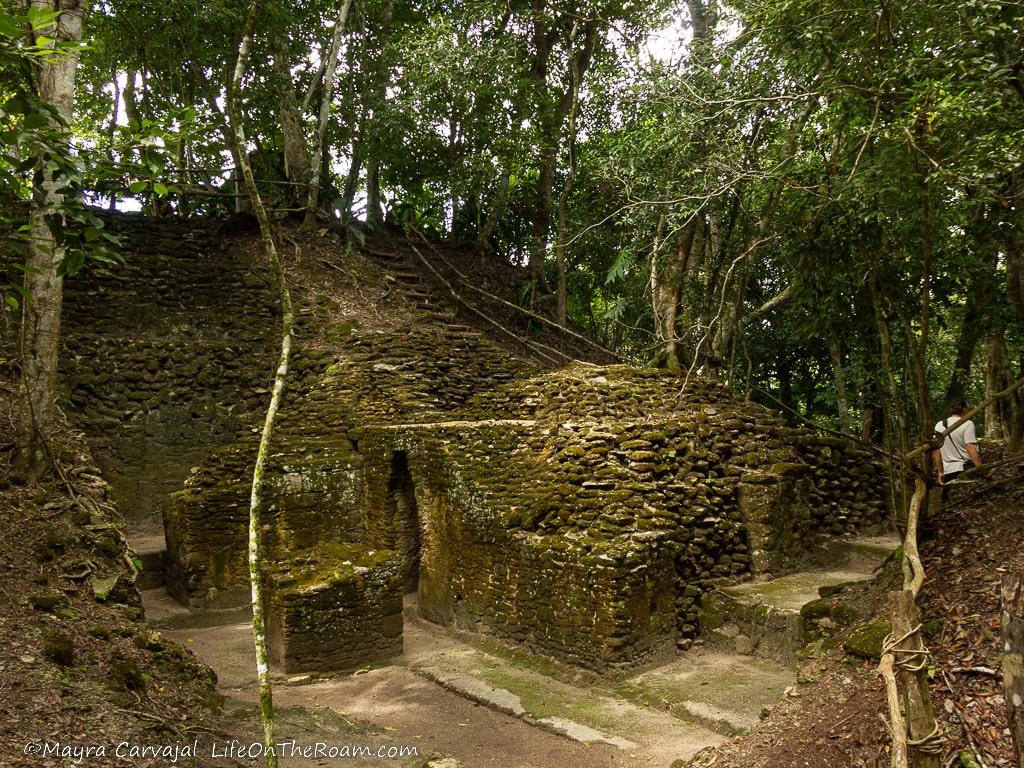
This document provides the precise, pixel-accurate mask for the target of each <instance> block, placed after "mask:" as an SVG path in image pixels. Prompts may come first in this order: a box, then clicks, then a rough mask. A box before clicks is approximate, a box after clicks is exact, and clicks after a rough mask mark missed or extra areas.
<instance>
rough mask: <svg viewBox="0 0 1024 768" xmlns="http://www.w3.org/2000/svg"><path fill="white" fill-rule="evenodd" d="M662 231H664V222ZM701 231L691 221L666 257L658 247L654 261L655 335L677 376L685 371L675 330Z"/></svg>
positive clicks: (653, 306)
mask: <svg viewBox="0 0 1024 768" xmlns="http://www.w3.org/2000/svg"><path fill="white" fill-rule="evenodd" d="M659 229H663V222H662V224H661V225H659ZM698 230H700V225H699V223H698V222H697V221H696V220H692V221H690V222H689V223H688V224H686V226H684V227H683V231H682V232H681V233H680V234H679V235H677V237H678V240H677V241H676V242H675V243H673V244H672V246H671V247H670V249H669V251H668V253H667V254H665V256H660V255H659V253H658V251H659V250H660V248H659V247H658V245H656V247H655V252H654V254H653V256H652V258H651V303H652V304H651V309H652V310H653V313H654V335H655V338H656V339H657V340H658V341H659V342H660V343H661V345H662V348H661V353H660V354H661V355H663V356H664V358H665V365H666V366H667V367H668V369H669V370H671V371H674V372H676V373H679V372H681V371H682V367H681V365H680V361H679V352H680V350H679V329H678V328H677V327H676V324H677V321H678V319H679V301H680V297H681V296H682V292H683V283H684V279H683V277H684V275H686V273H687V267H688V261H689V260H690V255H691V253H693V251H694V249H695V248H698V247H701V245H700V241H701V238H699V237H698V236H697V232H698ZM659 245H660V238H659Z"/></svg>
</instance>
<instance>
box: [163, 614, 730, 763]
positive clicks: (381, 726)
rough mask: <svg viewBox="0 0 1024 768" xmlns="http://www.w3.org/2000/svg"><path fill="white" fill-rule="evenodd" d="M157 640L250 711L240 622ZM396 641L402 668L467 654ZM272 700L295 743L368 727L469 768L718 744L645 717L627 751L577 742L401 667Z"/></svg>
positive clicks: (665, 757) (280, 689) (372, 736)
mask: <svg viewBox="0 0 1024 768" xmlns="http://www.w3.org/2000/svg"><path fill="white" fill-rule="evenodd" d="M163 632H164V634H166V635H167V636H169V637H172V638H173V639H175V640H177V641H179V642H182V643H184V644H186V645H188V646H189V647H191V648H192V649H194V650H195V651H196V652H197V653H198V654H199V655H200V656H201V657H202V658H203V660H204V661H206V663H207V664H209V665H210V666H211V667H213V669H214V670H215V671H216V672H217V675H218V679H219V687H220V689H221V691H222V693H224V694H225V695H226V696H227V697H228V699H229V702H233V703H235V704H237V705H245V706H246V707H249V706H251V704H252V702H254V701H255V675H254V671H253V670H254V665H253V661H252V646H251V642H252V641H251V634H250V633H251V628H250V624H249V623H247V622H243V623H233V624H229V625H223V626H207V627H194V628H189V627H186V628H180V629H165V630H163ZM405 641H406V649H405V650H406V658H405V661H406V662H407V663H410V664H413V663H416V662H418V661H422V660H424V659H428V658H436V657H438V656H439V655H440V656H445V657H447V656H452V657H455V658H457V657H458V656H459V654H460V653H464V652H465V649H466V647H467V646H465V645H464V644H463V643H461V642H460V641H459V640H458V639H456V638H455V637H453V636H451V635H449V634H448V633H446V632H445V631H444V630H443V629H441V628H437V629H436V630H435V629H433V628H432V627H428V626H424V625H423V624H422V623H420V622H407V623H406V627H405ZM295 677H297V678H301V677H302V676H295ZM293 679H295V678H293ZM576 690H578V695H579V697H580V698H581V700H588V699H595V698H599V697H598V696H596V695H595V694H593V693H592V692H590V691H588V690H586V689H583V688H579V689H576ZM274 697H275V704H276V705H277V706H278V707H279V708H283V709H284V711H285V714H284V715H282V716H281V732H282V733H283V734H284V736H283V738H284V737H286V738H294V739H295V740H296V742H298V743H304V744H310V743H315V742H317V741H325V742H327V743H335V744H337V743H338V740H339V738H343V739H344V740H347V741H348V742H351V741H352V739H353V732H355V733H356V734H359V729H360V728H365V726H369V727H370V728H369V730H366V731H365V732H364V733H363V734H362V735H359V736H358V743H360V744H368V745H373V747H374V749H376V747H377V746H378V745H381V744H390V745H401V746H415V747H416V748H417V750H418V754H419V755H420V756H427V755H430V754H432V753H439V754H443V755H446V756H451V757H455V758H457V759H459V760H461V761H462V762H463V763H465V764H466V765H467V766H469V768H495V767H497V766H501V767H502V768H506V767H508V768H634V767H636V768H640V767H646V766H659V768H668V766H669V765H670V764H671V763H672V761H673V760H675V759H677V758H680V757H687V756H689V755H691V754H693V753H694V752H696V751H697V750H698V749H700V748H701V747H703V746H706V745H707V744H708V743H709V742H717V741H719V740H720V737H718V736H716V735H715V734H711V733H710V732H708V731H705V730H704V729H701V728H699V727H698V726H694V725H692V724H689V723H684V722H682V721H680V720H677V719H675V718H673V717H671V716H670V715H668V714H666V713H661V712H656V711H654V710H646V709H645V710H643V713H644V715H645V716H646V718H647V720H646V721H645V723H646V726H647V727H644V728H643V729H642V732H638V733H630V734H629V741H631V742H634V743H633V744H630V745H629V746H628V747H627V748H622V747H621V746H620V747H617V746H613V745H611V744H606V743H585V742H582V741H577V740H574V739H571V738H568V737H566V736H562V735H559V734H557V733H553V732H551V731H550V730H547V729H544V728H540V727H537V726H535V725H532V724H530V723H529V722H527V721H525V720H523V719H520V718H519V717H514V716H511V715H508V714H503V713H502V712H498V711H495V710H493V709H491V708H488V707H486V706H482V705H480V704H477V703H475V702H474V701H471V700H469V699H467V698H465V697H463V696H460V695H458V694H456V693H453V692H451V691H449V690H446V688H444V687H442V686H441V685H438V684H437V683H435V682H432V681H431V680H428V679H426V678H424V677H423V676H421V675H418V674H416V673H414V672H413V671H412V670H411V669H410V668H409V667H407V666H404V665H392V666H387V667H382V668H378V669H373V670H369V671H362V672H359V673H356V674H353V675H345V676H341V677H337V678H330V679H324V680H317V681H314V682H308V681H306V680H301V679H300V680H297V681H296V682H294V683H291V684H289V683H284V682H282V684H279V685H278V686H277V687H276V688H275V694H274ZM622 706H631V705H626V704H623V705H622ZM633 709H637V708H635V707H633ZM346 721H347V725H348V726H352V727H354V728H355V731H353V730H352V727H349V728H347V729H346V728H338V727H336V726H338V724H339V723H340V724H341V725H342V726H345V725H346ZM652 722H653V724H654V725H653V726H652V725H651V723H652ZM332 740H333V741H332ZM284 764H285V765H288V764H289V762H288V761H285V763H284ZM294 764H295V765H296V766H298V765H303V766H307V768H308V766H320V765H325V766H327V765H339V766H340V765H345V766H347V767H349V768H351V766H363V765H365V766H376V765H390V766H395V765H404V764H405V763H402V762H400V761H396V760H384V761H374V760H363V761H358V762H355V761H353V760H351V759H341V760H333V761H332V760H330V759H326V758H325V759H324V760H322V761H318V760H309V759H304V760H302V761H300V762H296V763H294Z"/></svg>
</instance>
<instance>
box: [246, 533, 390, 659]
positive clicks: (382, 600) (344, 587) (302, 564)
mask: <svg viewBox="0 0 1024 768" xmlns="http://www.w3.org/2000/svg"><path fill="white" fill-rule="evenodd" d="M283 565H285V567H284V568H281V569H278V570H276V571H275V572H274V573H273V574H272V576H271V578H270V579H269V580H268V581H269V584H268V590H267V592H268V599H267V622H266V626H267V650H268V654H269V656H270V662H271V664H272V665H274V666H275V667H277V668H278V669H281V670H282V671H284V672H312V671H337V670H345V669H355V668H358V667H362V666H365V665H367V664H374V663H380V662H384V661H387V660H389V659H392V658H394V657H396V656H400V655H401V653H402V584H403V581H402V573H401V568H400V560H399V558H397V557H395V555H394V553H393V552H391V551H389V550H371V549H367V548H366V547H362V546H359V545H354V544H327V545H323V544H322V545H319V546H317V547H314V548H312V549H309V550H305V551H296V552H292V553H291V556H290V558H289V560H288V561H287V563H285V564H283Z"/></svg>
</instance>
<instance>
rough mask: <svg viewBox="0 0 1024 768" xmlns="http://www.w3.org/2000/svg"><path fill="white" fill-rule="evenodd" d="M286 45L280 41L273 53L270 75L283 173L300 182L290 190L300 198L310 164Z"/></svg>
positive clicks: (303, 195) (307, 182)
mask: <svg viewBox="0 0 1024 768" xmlns="http://www.w3.org/2000/svg"><path fill="white" fill-rule="evenodd" d="M286 48H287V46H286V45H284V44H282V45H280V46H279V47H278V49H277V51H275V53H274V78H275V79H276V80H277V97H278V99H277V108H278V112H279V113H280V117H281V135H282V137H283V138H284V174H285V177H286V178H287V179H288V181H291V182H293V183H294V184H298V185H301V186H298V187H294V188H293V193H292V196H293V198H295V199H297V200H301V199H302V198H303V197H308V187H309V183H310V176H311V173H312V166H311V165H310V160H309V152H308V151H307V145H306V136H305V133H304V132H303V130H302V113H301V112H300V111H299V108H298V106H297V99H298V97H297V95H296V93H295V85H294V84H293V83H292V76H291V72H290V71H289V69H288V58H287V50H286Z"/></svg>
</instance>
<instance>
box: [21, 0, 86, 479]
mask: <svg viewBox="0 0 1024 768" xmlns="http://www.w3.org/2000/svg"><path fill="white" fill-rule="evenodd" d="M87 6H88V3H87V2H85V0H60V2H58V4H57V8H58V9H59V10H60V11H61V15H60V16H59V17H57V19H56V21H55V22H54V23H53V24H52V25H50V26H49V27H46V28H44V29H40V30H38V31H37V35H38V36H39V37H48V38H50V39H51V40H60V41H69V42H70V41H78V40H81V39H82V20H83V17H84V15H85V11H86V8H87ZM32 7H33V8H35V9H37V10H39V11H42V12H51V11H53V10H54V6H53V4H52V3H50V2H48V1H47V0H33V2H32ZM44 45H45V44H44ZM53 45H54V43H52V42H51V43H50V44H49V45H48V46H45V47H50V48H52V47H53ZM77 66H78V57H77V55H76V54H74V53H67V54H65V55H60V56H47V57H42V58H40V60H39V63H38V67H39V69H38V73H39V96H40V97H41V98H42V99H43V100H45V101H47V102H49V103H50V104H52V105H53V106H54V107H55V108H56V110H57V113H58V114H59V115H60V117H61V118H62V119H63V120H64V121H65V123H70V121H71V117H72V113H73V112H74V99H75V70H76V68H77ZM41 177H42V189H41V194H40V193H37V194H36V196H35V197H34V199H33V202H32V209H31V212H30V214H29V227H30V231H29V243H28V258H27V260H26V267H27V270H26V272H25V292H26V294H27V298H26V301H25V302H24V308H23V313H22V326H21V339H20V347H21V356H22V360H21V383H22V400H21V403H20V407H19V414H18V442H19V461H20V462H21V463H22V464H23V465H24V466H26V467H27V468H29V469H30V470H32V471H37V470H39V469H40V468H41V467H43V466H44V465H45V463H46V443H45V440H46V433H47V432H48V431H49V429H50V427H51V425H52V423H53V419H54V412H55V410H56V394H57V366H58V362H59V357H60V325H61V299H62V296H63V289H64V280H63V278H62V277H61V275H60V266H61V263H62V261H63V255H62V254H61V252H60V251H59V250H58V248H57V239H56V237H55V235H54V233H53V232H52V231H51V230H50V226H49V224H48V223H47V221H46V217H47V216H48V215H50V214H52V213H54V212H56V211H57V210H59V208H60V205H61V203H62V202H63V196H62V195H61V194H60V193H59V191H58V188H57V185H56V184H55V183H54V179H53V176H52V175H51V174H50V172H49V171H47V170H45V169H43V170H42V171H41Z"/></svg>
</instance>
